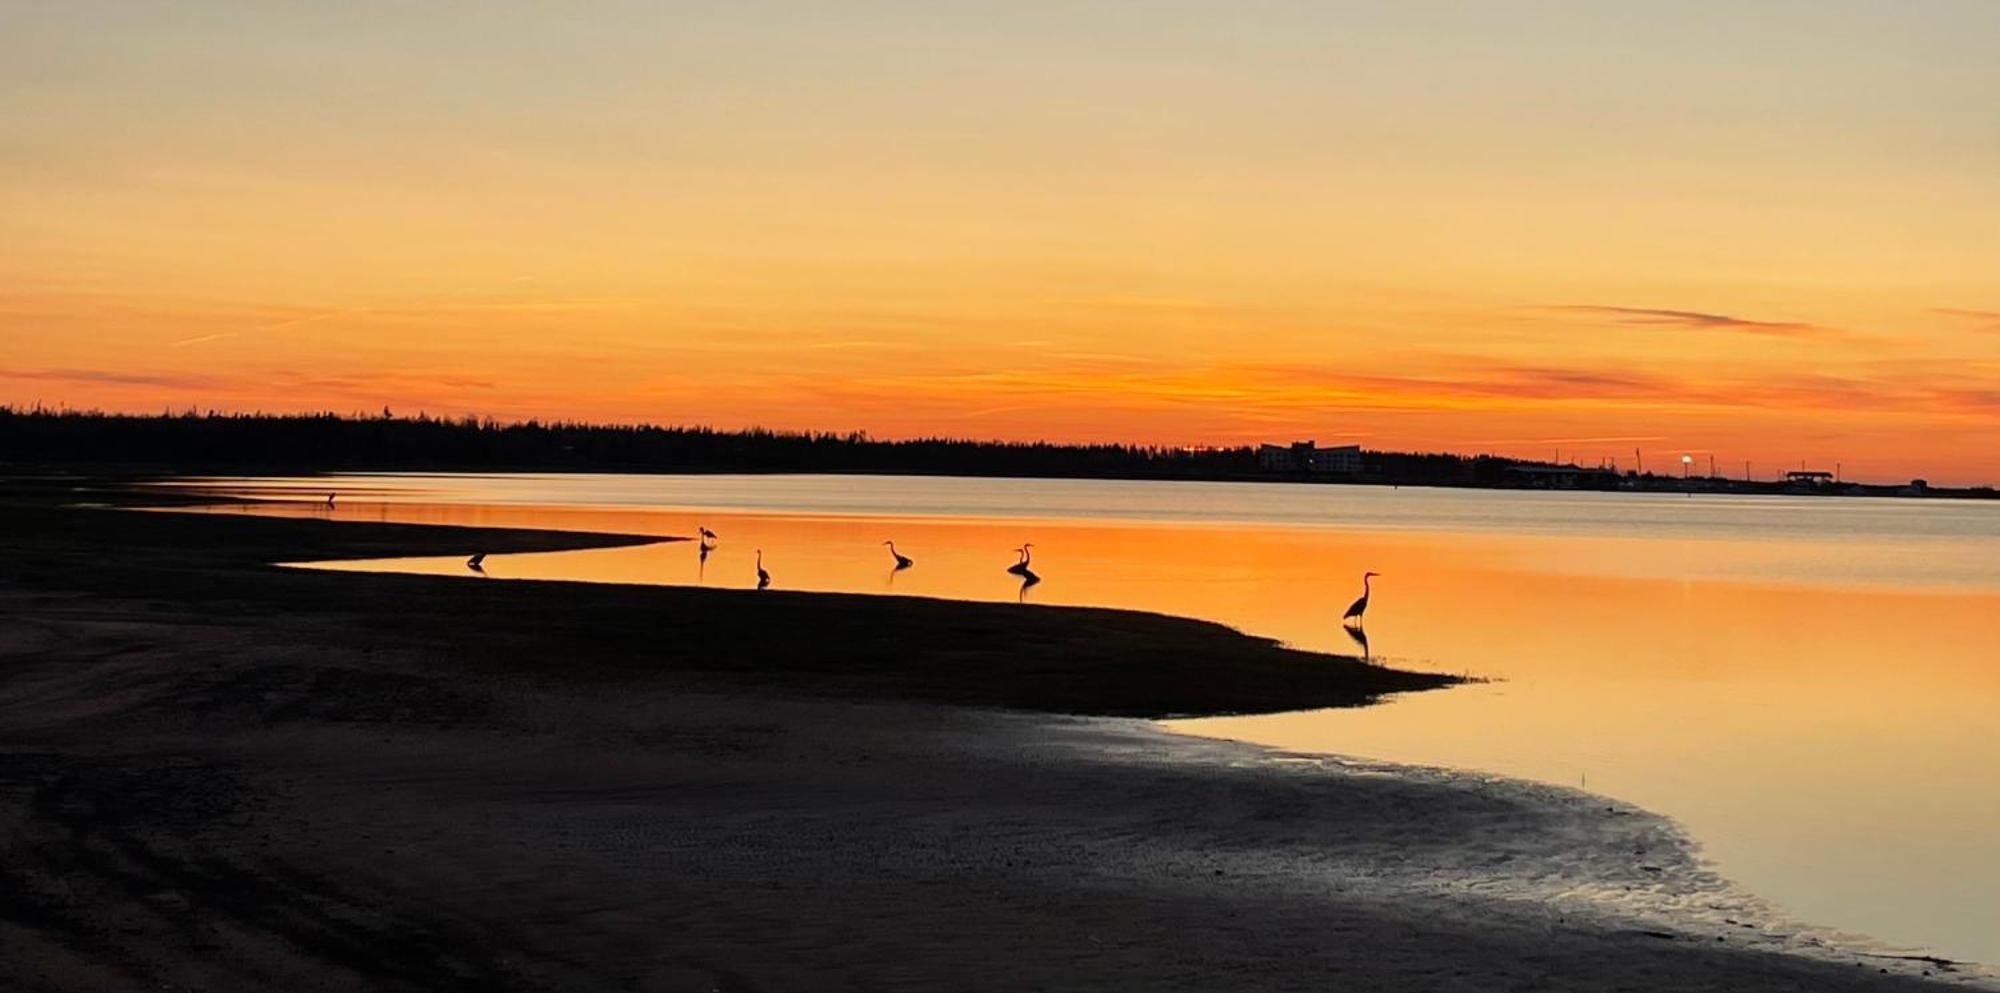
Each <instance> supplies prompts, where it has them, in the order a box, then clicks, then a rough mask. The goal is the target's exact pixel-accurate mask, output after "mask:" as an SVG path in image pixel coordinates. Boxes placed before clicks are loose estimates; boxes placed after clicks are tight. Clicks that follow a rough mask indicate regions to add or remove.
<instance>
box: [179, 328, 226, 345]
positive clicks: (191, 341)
mask: <svg viewBox="0 0 2000 993" xmlns="http://www.w3.org/2000/svg"><path fill="white" fill-rule="evenodd" d="M234 337H236V332H234V331H220V332H217V333H215V334H204V335H200V336H198V337H194V338H182V339H181V340H179V341H176V342H174V343H173V344H172V346H171V347H173V348H186V347H187V346H189V345H199V344H202V343H203V342H209V341H221V340H222V339H224V338H234Z"/></svg>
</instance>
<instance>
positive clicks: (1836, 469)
mask: <svg viewBox="0 0 2000 993" xmlns="http://www.w3.org/2000/svg"><path fill="white" fill-rule="evenodd" d="M1833 481H1834V482H1836V483H1838V482H1840V463H1838V462H1835V463H1834V464H1833Z"/></svg>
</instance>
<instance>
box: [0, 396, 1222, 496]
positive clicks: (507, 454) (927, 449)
mask: <svg viewBox="0 0 2000 993" xmlns="http://www.w3.org/2000/svg"><path fill="white" fill-rule="evenodd" d="M0 460H4V461H7V462H11V463H16V464H91V465H99V466H110V465H123V466H132V467H159V468H164V469H171V470H176V471H195V470H203V471H218V470H245V471H248V470H258V471H276V470H301V471H303V470H327V469H385V470H393V469H515V470H591V471H610V472H856V473H866V472H879V473H886V472H899V473H930V474H954V475H981V476H1088V477H1108V478H1127V477H1129V478H1220V477H1227V476H1235V475H1244V474H1252V473H1255V472H1256V470H1257V458H1256V452H1255V451H1254V450H1252V449H1249V448H1225V449H1182V448H1166V447H1152V446H1142V445H1057V444H1049V443H1041V442H1037V443H1014V442H992V441H963V440H954V439H947V438H921V439H915V440H908V441H878V440H875V439H873V438H870V437H868V435H866V434H865V433H860V432H855V433H848V434H836V433H825V432H782V431H768V430H761V429H751V430H746V431H717V430H713V429H710V428H702V427H656V426H626V425H608V424H582V423H571V422H563V421H546V422H545V421H533V420H530V421H520V422H500V421H495V420H489V419H479V418H470V417H467V418H459V419H446V418H437V417H430V416H423V415H419V416H416V417H395V416H390V415H388V414H387V412H385V413H384V416H382V417H353V416H343V415H336V414H309V415H271V414H229V413H216V412H208V413H198V412H188V413H179V414H160V415H131V414H107V413H101V412H95V411H84V412H78V411H56V410H37V409H27V410H22V409H16V408H8V407H0Z"/></svg>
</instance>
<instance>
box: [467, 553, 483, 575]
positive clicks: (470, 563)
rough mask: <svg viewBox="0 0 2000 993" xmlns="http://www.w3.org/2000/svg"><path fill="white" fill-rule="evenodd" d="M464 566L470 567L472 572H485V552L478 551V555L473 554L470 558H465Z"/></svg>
mask: <svg viewBox="0 0 2000 993" xmlns="http://www.w3.org/2000/svg"><path fill="white" fill-rule="evenodd" d="M465 567H466V568H467V569H471V570H472V571H473V572H485V571H486V553H485V552H480V553H479V554H478V555H474V556H473V557H471V558H469V559H466V560H465Z"/></svg>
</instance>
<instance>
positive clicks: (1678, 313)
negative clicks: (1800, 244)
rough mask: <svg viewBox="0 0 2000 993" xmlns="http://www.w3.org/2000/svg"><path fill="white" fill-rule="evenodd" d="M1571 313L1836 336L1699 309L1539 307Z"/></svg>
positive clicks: (1637, 323)
mask: <svg viewBox="0 0 2000 993" xmlns="http://www.w3.org/2000/svg"><path fill="white" fill-rule="evenodd" d="M1540 309H1543V310H1553V311H1560V312H1564V313H1571V314H1584V315H1590V316H1596V317H1603V318H1609V319H1610V320H1611V321H1613V322H1614V323H1618V324H1624V325H1629V326H1633V327H1678V328H1693V329H1696V330H1706V331H1740V332H1743V333H1745V334H1761V335H1773V336H1777V337H1790V338H1810V337H1826V336H1830V335H1837V334H1840V333H1841V332H1840V331H1838V330H1837V329H1835V328H1827V327H1821V326H1819V325H1817V324H1805V323H1802V322H1798V321H1758V320H1752V319H1750V318H1747V317H1738V316H1736V315H1734V314H1712V313H1708V312H1706V311H1699V310H1668V309H1664V308H1657V307H1608V306H1602V305H1597V304H1555V305H1551V306H1547V307H1543V308H1540Z"/></svg>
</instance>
